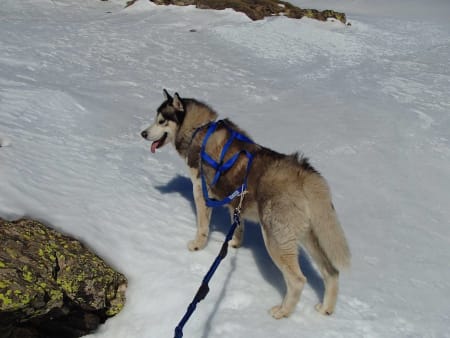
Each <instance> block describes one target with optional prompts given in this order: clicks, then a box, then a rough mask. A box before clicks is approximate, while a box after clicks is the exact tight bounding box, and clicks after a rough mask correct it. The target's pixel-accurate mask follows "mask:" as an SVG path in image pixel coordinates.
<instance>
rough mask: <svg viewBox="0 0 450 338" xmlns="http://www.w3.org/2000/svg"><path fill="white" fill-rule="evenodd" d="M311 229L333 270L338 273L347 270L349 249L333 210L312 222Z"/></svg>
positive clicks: (349, 257) (349, 256) (349, 255)
mask: <svg viewBox="0 0 450 338" xmlns="http://www.w3.org/2000/svg"><path fill="white" fill-rule="evenodd" d="M330 209H332V207H331V208H330ZM312 228H313V232H314V234H315V235H316V237H317V240H318V242H319V245H320V247H321V248H322V250H323V251H324V253H325V255H326V256H327V258H328V259H329V260H330V262H331V264H332V265H333V266H334V268H335V269H336V270H338V271H341V270H343V269H347V268H349V267H350V260H351V254H350V249H349V247H348V244H347V240H346V239H345V235H344V231H343V230H342V227H341V225H340V223H339V221H338V219H337V216H336V213H335V212H334V210H332V211H330V212H327V213H323V214H322V215H321V218H320V219H316V220H315V222H313V224H312Z"/></svg>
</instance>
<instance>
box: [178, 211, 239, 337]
mask: <svg viewBox="0 0 450 338" xmlns="http://www.w3.org/2000/svg"><path fill="white" fill-rule="evenodd" d="M239 214H240V211H239V209H235V210H234V216H233V218H234V222H233V224H232V225H231V228H230V230H229V231H228V234H227V237H226V239H225V242H224V243H223V244H222V248H221V249H220V252H219V254H218V255H217V257H216V259H215V260H214V262H213V263H212V265H211V267H210V268H209V270H208V272H207V273H206V275H205V277H204V278H203V281H202V284H201V285H200V287H199V288H198V291H197V293H196V294H195V296H194V299H193V300H192V302H191V303H190V304H189V306H188V308H187V311H186V313H185V315H184V316H183V318H182V319H181V320H180V322H179V323H178V325H177V327H176V328H175V336H174V338H182V337H183V327H184V325H185V324H186V322H187V321H188V320H189V318H190V317H191V315H192V314H193V313H194V311H195V309H196V307H197V304H198V303H200V301H202V300H203V299H204V298H205V297H206V295H207V294H208V292H209V286H208V283H209V281H210V279H211V278H212V276H213V275H214V272H216V270H217V267H218V266H219V264H220V262H221V261H222V259H224V258H225V256H226V255H227V253H228V242H229V241H230V240H231V238H233V234H234V231H235V230H236V228H237V227H238V225H239V224H240V223H241V222H240V218H239Z"/></svg>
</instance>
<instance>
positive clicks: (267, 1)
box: [133, 0, 347, 24]
mask: <svg viewBox="0 0 450 338" xmlns="http://www.w3.org/2000/svg"><path fill="white" fill-rule="evenodd" d="M135 1H136V0H134V1H133V3H134V2H135ZM150 1H152V2H154V3H155V4H157V5H177V6H188V5H195V6H196V7H197V8H203V9H219V10H222V9H226V8H232V9H234V10H235V11H237V12H242V13H245V14H246V15H247V16H248V17H249V18H250V19H252V20H261V19H263V18H265V17H267V16H278V15H284V16H287V17H289V18H294V19H301V18H303V17H305V16H306V17H308V18H311V19H316V20H320V21H326V20H328V19H329V18H334V19H336V20H339V21H341V22H342V23H344V24H345V23H346V22H347V19H346V17H345V14H344V13H340V12H335V11H332V10H324V11H318V10H316V9H302V8H299V7H297V6H294V5H292V4H291V3H289V2H286V1H280V0H150Z"/></svg>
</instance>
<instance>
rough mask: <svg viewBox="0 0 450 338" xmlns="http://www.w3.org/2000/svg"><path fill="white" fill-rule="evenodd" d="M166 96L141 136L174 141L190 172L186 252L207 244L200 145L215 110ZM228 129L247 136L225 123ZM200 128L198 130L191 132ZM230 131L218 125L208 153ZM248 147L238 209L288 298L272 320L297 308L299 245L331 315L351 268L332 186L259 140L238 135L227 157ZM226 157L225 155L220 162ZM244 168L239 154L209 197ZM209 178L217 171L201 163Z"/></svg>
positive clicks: (227, 188)
mask: <svg viewBox="0 0 450 338" xmlns="http://www.w3.org/2000/svg"><path fill="white" fill-rule="evenodd" d="M164 94H165V97H166V100H165V101H164V102H163V103H162V104H161V106H160V107H159V108H158V110H157V115H156V119H155V121H154V123H153V124H152V125H151V126H150V127H148V128H147V129H145V130H144V131H143V132H142V133H141V135H142V136H143V137H144V138H145V139H147V140H150V141H153V143H152V152H155V151H156V149H157V148H160V147H162V146H164V145H165V144H168V143H172V144H173V145H174V146H175V148H176V150H177V151H178V153H179V154H180V155H181V157H182V158H183V159H185V160H186V163H187V165H188V167H189V169H190V174H191V180H192V184H193V191H194V199H195V206H196V212H197V233H196V235H195V238H194V239H193V240H192V241H190V242H189V243H188V248H189V250H192V251H193V250H200V249H202V248H203V247H205V245H206V243H207V239H208V233H209V222H210V218H211V209H210V208H208V207H206V205H205V201H204V199H203V194H202V187H201V180H200V177H199V165H200V148H201V144H202V141H203V139H204V137H205V134H206V129H207V128H206V127H205V126H206V125H207V124H208V123H210V122H211V121H214V120H216V118H217V113H216V112H215V111H214V110H213V109H211V108H210V107H209V106H207V105H206V104H204V103H202V102H199V101H197V100H195V99H187V98H180V96H179V95H178V94H177V93H175V95H174V97H171V96H170V95H169V94H168V93H167V91H166V90H164ZM224 123H225V124H228V125H229V126H231V127H232V128H233V129H235V130H238V131H240V132H242V133H244V134H245V132H244V131H242V130H241V129H240V128H239V127H237V126H236V125H235V124H233V123H232V122H231V121H229V120H224ZM197 128H201V129H200V130H199V131H198V132H197V133H195V134H194V132H195V130H197ZM228 134H229V132H228V131H227V128H225V127H224V126H221V125H219V127H218V129H217V131H216V132H215V133H214V134H213V135H212V136H211V137H210V138H209V140H208V143H207V146H206V151H207V153H208V154H209V155H210V156H212V157H213V158H216V159H217V158H219V157H220V152H221V150H222V147H223V145H224V143H225V142H226V141H227V139H228V136H229V135H228ZM242 149H246V150H248V151H249V152H251V153H252V154H253V155H254V159H253V163H252V166H251V170H250V173H249V176H248V193H247V194H246V195H245V198H244V201H243V206H242V217H243V218H245V219H248V220H251V221H255V222H259V223H260V224H261V229H262V234H263V238H264V243H265V245H266V248H267V251H268V252H269V255H270V257H271V258H272V260H273V262H274V263H275V264H276V266H277V267H278V268H279V269H280V270H281V273H282V274H283V277H284V280H285V283H286V288H287V291H286V295H285V297H284V299H283V301H282V303H281V304H280V305H277V306H274V307H273V308H272V309H271V314H272V316H273V317H274V318H276V319H279V318H282V317H288V316H289V315H290V314H291V313H292V312H293V311H294V309H295V307H296V305H297V303H298V301H299V299H300V295H301V292H302V290H303V287H304V285H305V283H306V278H305V276H304V275H303V273H302V271H301V270H300V266H299V259H298V254H299V245H301V246H303V248H304V249H306V250H307V252H308V253H309V255H310V256H311V257H312V259H313V260H314V262H315V263H316V265H317V267H318V269H319V271H320V273H321V274H322V277H323V280H324V285H325V293H324V298H323V302H322V303H320V304H318V305H317V306H316V309H317V311H319V312H320V313H322V314H327V315H329V314H331V313H333V311H334V309H335V306H336V300H337V294H338V277H339V271H340V270H341V269H343V268H346V267H348V266H349V265H350V251H349V248H348V245H347V241H346V239H345V236H344V232H343V230H342V228H341V226H340V224H339V221H338V219H337V216H336V212H335V210H334V207H333V204H332V201H331V195H330V190H329V187H328V184H327V182H326V181H325V179H324V178H323V177H322V176H321V175H320V174H319V173H318V172H317V171H316V170H315V169H314V168H313V167H312V166H311V165H310V164H309V162H308V160H307V159H306V158H303V157H300V156H298V155H297V154H294V155H290V156H289V155H283V154H280V153H277V152H275V151H273V150H270V149H268V148H265V147H263V146H261V145H258V144H251V143H244V142H240V141H237V140H235V141H234V142H233V144H232V145H231V147H230V150H229V151H228V154H229V155H228V156H232V155H233V154H235V153H236V152H237V151H239V150H242ZM227 159H228V157H225V161H226V160H227ZM246 166H247V158H246V157H245V156H244V155H241V157H240V158H239V159H238V161H237V162H236V164H235V166H233V167H232V168H231V169H230V170H229V171H228V172H226V173H225V174H224V175H222V176H221V178H220V179H219V181H218V182H217V184H216V185H215V186H214V187H209V194H210V196H211V197H214V198H216V199H222V198H224V197H225V196H227V195H228V194H230V193H231V192H233V191H234V190H235V189H236V188H237V187H240V186H241V184H242V183H243V180H244V176H245V171H246ZM203 167H204V174H205V176H206V180H207V182H211V181H212V178H213V176H214V169H212V168H210V167H209V166H208V165H204V166H203ZM237 200H239V199H238V198H237V199H235V200H234V201H233V202H232V203H231V205H229V210H230V214H231V215H232V214H233V209H234V208H235V207H236V206H237V203H238V201H237ZM241 223H242V224H241V226H240V228H238V229H237V231H236V232H235V235H234V237H233V239H232V241H231V242H230V244H231V245H232V246H234V247H239V246H240V245H241V243H242V238H243V232H244V223H243V222H241Z"/></svg>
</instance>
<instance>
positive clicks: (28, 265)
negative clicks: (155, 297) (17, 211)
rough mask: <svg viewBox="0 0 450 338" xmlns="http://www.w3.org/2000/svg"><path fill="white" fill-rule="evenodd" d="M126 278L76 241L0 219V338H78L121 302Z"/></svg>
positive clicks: (41, 227) (30, 222)
mask: <svg viewBox="0 0 450 338" xmlns="http://www.w3.org/2000/svg"><path fill="white" fill-rule="evenodd" d="M126 287H127V280H126V278H125V277H124V276H123V275H122V274H120V273H118V272H116V271H114V270H113V269H112V268H111V267H109V266H108V265H107V264H106V263H105V262H104V261H103V260H102V259H101V258H99V257H98V256H97V255H95V254H93V253H92V252H90V251H89V250H88V249H87V248H86V247H85V246H84V245H82V244H81V243H80V242H79V241H77V240H75V239H73V238H70V237H69V236H66V235H62V234H60V233H58V232H56V231H55V230H52V229H50V228H48V227H47V226H45V225H44V224H42V223H40V222H38V221H35V220H31V219H21V220H18V221H13V222H9V221H5V220H3V219H0V337H2V338H3V337H5V338H7V337H8V338H15V337H17V338H18V337H20V338H37V337H39V338H40V337H45V338H50V337H55V338H56V337H58V338H61V337H64V338H71V337H80V336H83V335H86V334H88V333H90V332H92V331H94V330H95V329H96V328H97V327H98V325H99V324H101V323H103V322H104V321H105V320H106V319H107V318H108V317H111V316H114V315H115V314H117V313H118V312H119V311H120V310H121V309H122V308H123V306H124V303H125V290H126Z"/></svg>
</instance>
